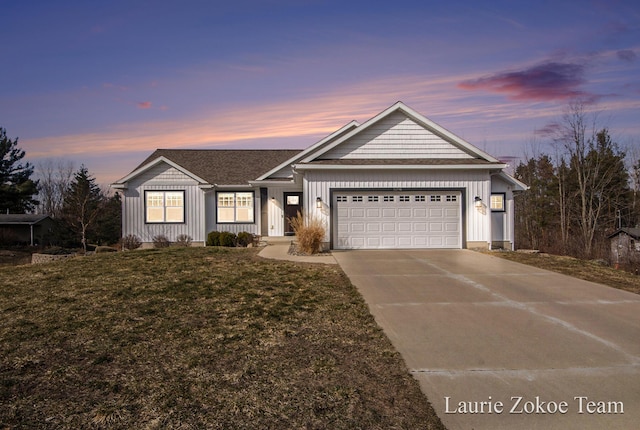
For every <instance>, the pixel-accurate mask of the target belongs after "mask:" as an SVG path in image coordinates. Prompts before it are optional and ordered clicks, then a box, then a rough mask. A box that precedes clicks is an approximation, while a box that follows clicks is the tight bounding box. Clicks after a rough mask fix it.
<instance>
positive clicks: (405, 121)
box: [322, 112, 474, 160]
mask: <svg viewBox="0 0 640 430" xmlns="http://www.w3.org/2000/svg"><path fill="white" fill-rule="evenodd" d="M322 158H323V159H330V160H337V159H380V158H385V159H401V158H440V159H447V158H449V159H450V158H458V159H465V158H466V159H471V158H474V157H473V156H471V155H470V154H468V153H467V152H465V151H463V150H462V149H460V148H458V147H456V146H455V145H453V144H452V143H451V142H449V141H447V140H445V139H443V138H442V137H440V136H438V135H436V134H434V133H432V132H431V131H429V130H427V129H426V128H424V127H423V126H422V125H420V124H418V123H416V122H415V121H413V120H412V119H410V118H408V117H406V116H405V115H404V114H402V113H400V112H396V113H394V114H391V115H389V116H388V117H386V118H384V119H382V120H380V121H379V122H377V123H375V124H373V125H371V126H370V127H369V128H367V129H366V130H363V131H361V132H360V133H358V134H357V135H355V136H354V137H352V138H350V139H348V140H346V141H345V142H343V143H341V144H340V145H339V146H338V147H336V148H333V149H331V150H329V151H327V153H325V154H323V155H322Z"/></svg>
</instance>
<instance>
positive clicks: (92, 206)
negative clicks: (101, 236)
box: [62, 165, 105, 252]
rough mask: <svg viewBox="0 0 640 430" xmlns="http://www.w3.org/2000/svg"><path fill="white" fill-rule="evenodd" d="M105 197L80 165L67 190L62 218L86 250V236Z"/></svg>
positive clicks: (85, 169) (92, 178)
mask: <svg viewBox="0 0 640 430" xmlns="http://www.w3.org/2000/svg"><path fill="white" fill-rule="evenodd" d="M104 201H105V197H104V195H103V193H102V191H101V190H100V187H98V185H97V184H96V180H95V178H94V177H92V176H91V175H90V174H89V171H88V170H87V168H86V167H85V166H84V165H82V166H81V167H80V170H78V171H77V172H76V173H75V175H74V178H73V181H72V182H71V185H70V186H69V189H68V190H67V193H66V195H65V198H64V205H63V211H62V212H63V218H64V220H65V222H66V224H67V226H68V227H69V229H70V230H71V231H72V232H73V233H74V234H76V235H77V236H79V237H80V242H81V243H82V248H83V249H84V251H85V252H86V251H87V237H88V234H89V232H90V228H92V227H93V226H94V223H95V221H96V219H97V218H98V216H99V214H100V211H101V210H102V207H103V205H104Z"/></svg>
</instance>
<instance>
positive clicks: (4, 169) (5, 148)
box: [0, 127, 38, 213]
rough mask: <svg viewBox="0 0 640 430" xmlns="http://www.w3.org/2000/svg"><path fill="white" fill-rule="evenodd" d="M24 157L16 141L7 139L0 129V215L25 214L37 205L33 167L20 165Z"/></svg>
mask: <svg viewBox="0 0 640 430" xmlns="http://www.w3.org/2000/svg"><path fill="white" fill-rule="evenodd" d="M24 156H25V152H24V151H22V150H21V149H19V148H18V139H17V138H16V139H15V140H11V139H9V138H8V137H7V131H6V130H5V129H4V128H2V127H0V213H7V212H10V213H27V212H30V211H32V210H33V209H34V208H35V207H36V205H37V204H38V202H37V200H35V199H34V195H36V194H37V193H38V182H37V181H35V182H34V181H32V180H31V175H32V174H33V166H32V165H31V164H29V163H24V164H22V163H21V160H22V159H23V158H24Z"/></svg>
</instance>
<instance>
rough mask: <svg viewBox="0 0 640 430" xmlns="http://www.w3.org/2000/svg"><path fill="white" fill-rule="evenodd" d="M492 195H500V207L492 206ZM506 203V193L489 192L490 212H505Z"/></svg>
mask: <svg viewBox="0 0 640 430" xmlns="http://www.w3.org/2000/svg"><path fill="white" fill-rule="evenodd" d="M494 197H501V201H502V207H501V208H494V206H493V198H494ZM506 203H507V193H491V196H489V206H490V208H491V212H506V210H507V208H506Z"/></svg>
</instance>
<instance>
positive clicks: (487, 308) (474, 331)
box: [333, 250, 640, 430]
mask: <svg viewBox="0 0 640 430" xmlns="http://www.w3.org/2000/svg"><path fill="white" fill-rule="evenodd" d="M333 255H334V257H335V259H336V260H337V261H338V264H340V266H341V267H342V269H343V270H344V271H345V273H346V274H347V276H348V277H349V279H350V280H351V282H352V283H353V284H354V285H355V286H356V287H357V288H358V290H359V291H360V293H361V294H362V295H363V297H364V299H365V300H366V302H367V303H368V305H369V308H370V310H371V313H372V314H373V315H374V317H375V319H376V321H377V322H378V324H379V325H380V326H381V327H382V328H383V330H384V331H385V333H386V334H387V336H388V337H389V338H390V339H391V341H392V342H393V344H394V346H395V347H396V349H397V350H398V351H399V352H400V354H402V356H403V358H404V360H405V362H406V364H407V366H408V368H409V370H410V372H411V373H412V374H413V375H414V377H415V378H416V379H417V380H418V381H419V383H420V386H421V388H422V390H423V392H424V393H425V394H426V395H427V397H428V398H429V400H430V401H431V403H432V404H433V406H434V408H435V410H436V412H437V414H438V416H439V417H440V418H441V419H442V421H443V423H444V424H445V425H446V426H447V428H448V429H450V430H455V429H476V430H477V429H605V428H606V429H633V428H640V296H638V295H636V294H632V293H628V292H624V291H620V290H616V289H613V288H609V287H606V286H603V285H599V284H596V283H592V282H587V281H582V280H578V279H575V278H571V277H569V276H564V275H560V274H557V273H554V272H549V271H546V270H541V269H537V268H534V267H530V266H526V265H522V264H518V263H514V262H510V261H506V260H503V259H501V258H499V257H494V256H491V255H487V254H482V253H478V252H474V251H469V250H446V251H440V250H438V251H435V250H415V251H414V250H393V251H377V250H367V251H337V252H334V253H333Z"/></svg>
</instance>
